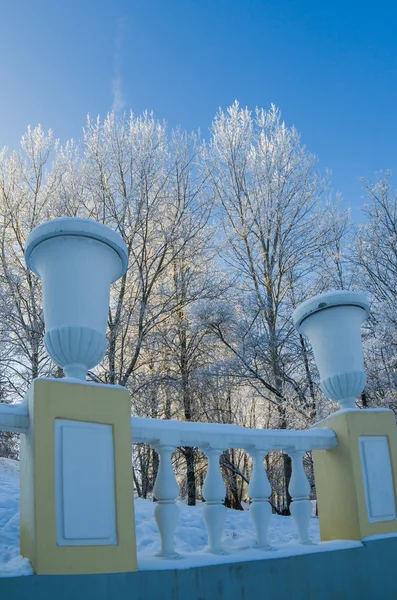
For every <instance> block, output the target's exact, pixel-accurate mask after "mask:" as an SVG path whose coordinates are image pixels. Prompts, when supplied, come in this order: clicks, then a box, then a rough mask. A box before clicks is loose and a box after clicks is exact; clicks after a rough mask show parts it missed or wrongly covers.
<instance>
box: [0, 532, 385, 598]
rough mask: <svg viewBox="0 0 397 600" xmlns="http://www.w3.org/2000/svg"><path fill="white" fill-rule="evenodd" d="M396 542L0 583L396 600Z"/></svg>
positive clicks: (82, 593) (26, 591)
mask: <svg viewBox="0 0 397 600" xmlns="http://www.w3.org/2000/svg"><path fill="white" fill-rule="evenodd" d="M396 564H397V538H392V537H391V538H384V539H381V540H372V541H369V542H365V545H364V546H363V547H361V548H353V549H348V550H338V551H331V552H321V553H318V554H306V555H301V556H293V557H290V558H279V559H270V560H269V559H268V560H262V561H252V562H244V563H234V564H225V565H218V566H211V567H199V568H194V569H186V570H169V571H140V572H137V573H120V574H110V575H36V576H29V577H18V578H8V579H0V598H9V599H12V600H26V599H27V598H29V600H35V599H36V598H37V599H40V600H54V599H56V600H70V599H71V598H72V599H73V600H91V599H92V600H124V599H126V600H127V599H128V600H248V599H251V600H254V599H255V600H262V599H263V600H267V599H268V598H278V599H279V600H284V599H285V600H353V599H356V598H359V599H360V600H377V599H378V598H381V599H382V600H396V599H397V577H396Z"/></svg>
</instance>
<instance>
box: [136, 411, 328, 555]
mask: <svg viewBox="0 0 397 600" xmlns="http://www.w3.org/2000/svg"><path fill="white" fill-rule="evenodd" d="M131 424H132V442H133V443H146V444H150V445H151V446H152V447H153V448H156V449H157V451H158V452H159V454H160V468H159V473H158V476H157V480H156V485H155V490H154V491H155V495H156V498H157V499H158V500H159V501H160V502H159V506H158V507H156V511H157V514H156V520H157V523H158V527H159V530H160V534H161V537H162V542H163V548H162V556H165V557H167V558H171V557H172V556H175V554H174V550H173V535H174V531H175V526H176V522H177V516H175V515H176V514H177V513H176V512H175V511H177V510H178V509H177V506H175V498H176V497H177V495H178V488H177V483H176V480H175V475H174V472H173V469H172V465H171V454H172V451H173V450H174V448H177V447H180V446H190V447H199V448H201V449H202V450H203V452H204V453H205V454H206V456H207V458H208V469H207V475H206V478H205V482H204V486H203V496H204V499H205V500H206V502H205V503H204V505H203V511H204V520H205V522H206V525H207V530H208V541H209V550H210V552H213V553H216V554H221V553H222V554H223V553H226V552H225V550H224V549H223V547H222V543H221V538H222V531H223V527H224V522H225V516H226V508H225V506H224V504H223V502H224V498H225V485H224V482H223V478H222V474H221V471H220V466H219V458H220V456H221V454H222V452H223V450H225V449H227V448H242V449H244V450H246V451H247V452H249V453H250V454H251V456H252V458H253V461H254V464H253V469H252V473H251V480H250V483H249V487H248V493H249V495H250V497H251V500H252V503H251V505H250V515H251V518H252V521H253V524H254V527H255V532H256V540H257V547H258V548H260V549H263V550H269V549H270V546H269V542H268V538H267V532H268V528H269V523H270V519H271V512H272V511H271V506H270V504H269V497H270V494H271V487H270V484H269V481H268V478H267V474H266V470H265V468H264V464H263V458H264V456H265V455H266V453H267V451H268V450H285V451H286V452H287V453H288V454H289V455H290V456H291V458H292V467H293V470H292V477H291V482H290V486H289V492H290V494H291V497H292V499H293V502H292V504H291V514H292V517H293V519H294V522H295V526H296V528H297V531H298V534H299V539H300V541H301V542H302V543H304V544H308V543H311V542H310V539H309V536H308V527H309V522H310V514H311V503H310V501H309V500H308V496H309V493H310V485H309V482H308V481H307V478H306V475H305V472H304V469H303V462H302V459H303V456H304V453H305V452H306V451H308V450H328V449H331V448H334V447H335V446H336V445H337V439H336V435H335V433H334V432H333V431H332V430H331V429H326V428H321V429H320V428H318V429H316V428H313V429H309V430H306V431H302V430H301V431H291V430H274V429H273V430H265V429H247V428H245V427H238V426H237V425H221V424H216V423H191V422H179V421H166V420H160V419H142V418H139V417H133V418H132V420H131ZM161 453H162V454H161ZM168 479H169V480H170V487H169V491H168V487H167V486H168V483H169V482H168V481H166V480H168ZM163 490H164V491H163ZM165 490H167V491H165ZM167 511H168V514H167ZM168 515H169V516H168ZM168 519H169V522H168Z"/></svg>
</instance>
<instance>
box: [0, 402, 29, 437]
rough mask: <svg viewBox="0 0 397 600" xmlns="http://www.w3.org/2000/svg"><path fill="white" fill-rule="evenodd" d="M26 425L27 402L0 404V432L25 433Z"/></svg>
mask: <svg viewBox="0 0 397 600" xmlns="http://www.w3.org/2000/svg"><path fill="white" fill-rule="evenodd" d="M28 424H29V415H28V404H27V402H20V403H18V404H0V431H11V432H13V433H25V432H26V431H27V430H28Z"/></svg>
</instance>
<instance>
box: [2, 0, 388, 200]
mask: <svg viewBox="0 0 397 600" xmlns="http://www.w3.org/2000/svg"><path fill="white" fill-rule="evenodd" d="M1 5H2V6H1V19H0V56H1V60H0V146H3V145H7V146H9V147H10V148H13V147H15V146H16V145H17V144H18V141H19V138H20V136H21V134H22V133H23V132H24V131H25V129H26V126H27V125H28V124H32V125H35V124H37V123H41V124H42V125H43V127H45V128H49V127H51V128H52V129H53V130H54V132H55V135H56V136H57V137H60V138H61V140H65V139H66V138H68V137H75V138H77V139H79V138H80V137H81V127H82V126H83V125H84V122H85V116H86V114H87V113H88V112H89V113H90V114H92V115H95V116H96V115H97V114H98V113H99V114H101V115H102V116H103V115H105V114H106V112H107V111H109V110H110V109H111V108H112V106H114V103H115V102H116V106H117V107H120V106H121V105H122V101H123V100H124V101H125V108H126V109H130V108H131V109H133V111H134V112H135V113H140V112H141V111H143V110H144V109H149V110H153V111H154V112H155V115H156V116H157V117H158V118H160V119H165V120H166V121H167V122H168V123H169V124H170V126H174V125H177V124H180V125H181V126H182V127H183V128H187V129H197V128H200V129H201V131H202V133H203V135H204V136H207V131H208V127H209V125H210V123H211V120H212V118H213V116H214V114H215V112H216V111H217V109H218V107H219V106H222V107H224V108H226V107H227V106H228V105H229V104H231V103H232V102H233V100H234V99H236V98H237V99H238V100H239V101H240V103H241V104H242V105H244V106H245V105H247V106H249V107H251V108H255V106H263V107H266V108H267V107H269V106H270V104H271V103H275V104H276V105H277V106H278V107H279V108H280V109H281V111H282V114H283V116H284V118H285V120H286V121H287V123H288V124H289V125H292V124H294V125H295V126H296V127H297V129H298V130H299V131H300V132H301V134H302V140H303V142H304V143H305V144H306V145H307V146H308V148H309V149H310V150H311V151H313V152H315V153H316V154H317V156H318V157H319V159H320V166H321V167H322V168H325V167H328V168H329V169H331V170H332V173H333V177H332V181H333V186H334V189H336V190H339V191H341V192H342V194H343V196H344V199H345V200H346V201H347V202H349V203H350V204H351V205H352V206H353V207H355V206H358V205H360V204H361V202H362V201H361V194H362V193H361V189H360V185H359V184H358V183H357V178H358V177H359V176H364V177H369V178H371V177H373V176H374V174H375V173H376V172H377V171H379V170H381V169H393V168H394V167H395V163H396V155H397V144H396V140H397V119H396V110H397V109H396V106H397V102H396V100H397V33H396V32H397V4H396V3H395V2H384V1H383V0H380V1H377V2H375V1H371V2H368V0H361V1H360V2H359V1H356V0H343V1H340V0H333V1H332V2H321V1H320V0H317V1H311V0H291V1H287V0H272V1H267V0H252V1H250V0H238V1H237V0H125V1H123V0H108V1H107V2H105V1H103V0H95V1H94V0H68V1H66V0H65V1H62V0H59V1H58V0H3V2H2V3H1ZM114 82H116V83H114Z"/></svg>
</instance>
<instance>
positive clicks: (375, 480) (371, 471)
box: [359, 435, 396, 523]
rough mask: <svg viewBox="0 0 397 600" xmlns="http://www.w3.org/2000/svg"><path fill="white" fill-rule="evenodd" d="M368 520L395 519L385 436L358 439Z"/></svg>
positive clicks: (388, 452) (391, 479) (391, 476)
mask: <svg viewBox="0 0 397 600" xmlns="http://www.w3.org/2000/svg"><path fill="white" fill-rule="evenodd" d="M359 444H360V455H361V468H362V472H363V479H364V489H365V498H366V502H367V512H368V520H369V522H370V523H375V522H376V521H391V520H392V519H395V518H396V500H395V496H394V484H393V472H392V468H391V461H390V451H389V443H388V440H387V437H386V436H382V435H373V436H370V435H368V436H361V437H360V438H359Z"/></svg>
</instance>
